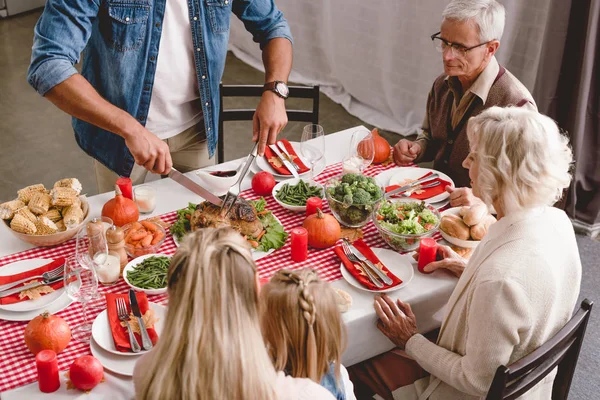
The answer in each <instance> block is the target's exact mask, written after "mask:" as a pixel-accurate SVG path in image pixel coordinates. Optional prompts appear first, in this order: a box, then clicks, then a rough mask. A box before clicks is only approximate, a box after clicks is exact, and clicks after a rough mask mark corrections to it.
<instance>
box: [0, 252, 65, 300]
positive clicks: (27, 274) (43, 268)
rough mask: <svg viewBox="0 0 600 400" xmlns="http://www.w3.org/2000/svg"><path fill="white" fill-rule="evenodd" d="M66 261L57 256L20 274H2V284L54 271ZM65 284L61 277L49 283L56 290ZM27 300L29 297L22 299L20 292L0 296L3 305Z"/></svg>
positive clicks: (0, 277) (39, 279)
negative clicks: (49, 261)
mask: <svg viewBox="0 0 600 400" xmlns="http://www.w3.org/2000/svg"><path fill="white" fill-rule="evenodd" d="M64 263H65V259H64V258H57V259H56V260H54V261H52V262H51V263H48V264H46V265H42V266H41V267H38V268H35V269H32V270H29V271H25V272H20V273H18V274H14V275H7V276H0V285H6V284H8V283H12V282H17V281H20V280H21V279H25V278H29V277H34V276H39V275H42V274H43V273H44V272H48V271H52V270H53V269H55V268H57V267H59V266H60V265H61V264H64ZM32 280H33V279H32ZM35 280H36V281H38V282H41V281H42V279H41V278H38V279H35ZM28 283H30V281H28V282H25V283H23V284H22V285H27V284H28ZM63 285H64V282H63V280H62V279H61V280H59V281H58V282H56V283H53V284H52V285H49V286H50V287H51V288H52V289H54V290H58V289H60V288H61V287H63ZM42 296H44V295H43V294H42ZM27 300H29V297H25V298H22V299H20V298H19V293H15V294H12V295H10V296H4V297H2V298H0V304H1V305H7V304H14V303H19V302H21V301H27Z"/></svg>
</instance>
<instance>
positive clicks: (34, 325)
mask: <svg viewBox="0 0 600 400" xmlns="http://www.w3.org/2000/svg"><path fill="white" fill-rule="evenodd" d="M70 341H71V328H69V324H67V322H66V321H65V320H64V319H62V318H61V317H57V316H56V315H52V314H50V313H49V312H48V311H44V312H43V313H42V314H40V315H38V316H37V317H35V318H34V319H32V320H31V321H29V323H28V324H27V326H26V327H25V344H26V345H27V348H28V349H29V350H30V351H31V352H32V353H33V354H37V353H39V352H40V351H42V350H52V351H54V352H55V353H56V354H58V353H60V352H61V351H63V350H64V349H65V348H66V347H67V345H68V344H69V342H70Z"/></svg>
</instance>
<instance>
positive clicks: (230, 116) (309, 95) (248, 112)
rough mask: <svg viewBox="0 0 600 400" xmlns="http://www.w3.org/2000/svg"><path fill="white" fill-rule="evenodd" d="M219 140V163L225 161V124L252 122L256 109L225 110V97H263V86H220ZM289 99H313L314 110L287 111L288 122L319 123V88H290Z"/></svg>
mask: <svg viewBox="0 0 600 400" xmlns="http://www.w3.org/2000/svg"><path fill="white" fill-rule="evenodd" d="M219 89H220V104H219V105H220V107H219V139H218V141H217V162H218V163H221V162H223V161H225V149H224V147H225V135H224V132H223V122H226V121H252V117H253V116H254V112H255V111H256V110H255V109H228V110H224V109H223V98H224V97H261V96H262V94H263V87H262V85H223V84H221V85H219ZM289 89H290V93H289V96H288V98H290V99H291V98H296V99H312V110H290V109H288V110H286V112H287V117H288V121H297V122H309V123H312V124H318V123H319V92H320V88H319V86H318V85H317V86H290V87H289Z"/></svg>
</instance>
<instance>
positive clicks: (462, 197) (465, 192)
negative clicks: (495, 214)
mask: <svg viewBox="0 0 600 400" xmlns="http://www.w3.org/2000/svg"><path fill="white" fill-rule="evenodd" d="M446 192H448V193H450V205H451V206H452V207H461V206H472V205H474V204H481V203H483V202H482V201H481V199H480V198H479V197H476V196H475V195H474V194H473V190H471V188H467V187H462V188H453V187H450V186H446Z"/></svg>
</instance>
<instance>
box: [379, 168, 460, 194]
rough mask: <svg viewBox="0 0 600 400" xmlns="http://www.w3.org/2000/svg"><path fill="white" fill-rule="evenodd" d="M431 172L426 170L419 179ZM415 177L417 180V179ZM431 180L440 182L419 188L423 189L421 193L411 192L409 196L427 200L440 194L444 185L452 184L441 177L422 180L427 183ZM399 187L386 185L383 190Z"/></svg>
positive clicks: (444, 188) (444, 189)
mask: <svg viewBox="0 0 600 400" xmlns="http://www.w3.org/2000/svg"><path fill="white" fill-rule="evenodd" d="M431 174H433V172H428V173H426V174H425V175H423V176H422V177H420V178H419V179H423V178H426V177H428V176H429V175H431ZM419 179H417V180H419ZM433 182H439V183H440V184H439V185H437V186H434V187H431V188H427V189H421V190H423V193H419V194H417V193H413V194H411V195H410V197H411V198H412V199H417V200H427V199H430V198H432V197H433V196H437V195H438V194H442V193H444V192H445V191H446V186H452V184H451V183H450V182H448V181H445V180H443V179H440V178H436V179H432V180H430V181H426V182H423V183H424V184H429V183H433ZM399 187H401V186H400V185H390V186H388V187H386V188H385V192H386V193H387V192H391V191H392V190H394V189H398V188H399ZM399 194H401V193H399Z"/></svg>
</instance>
